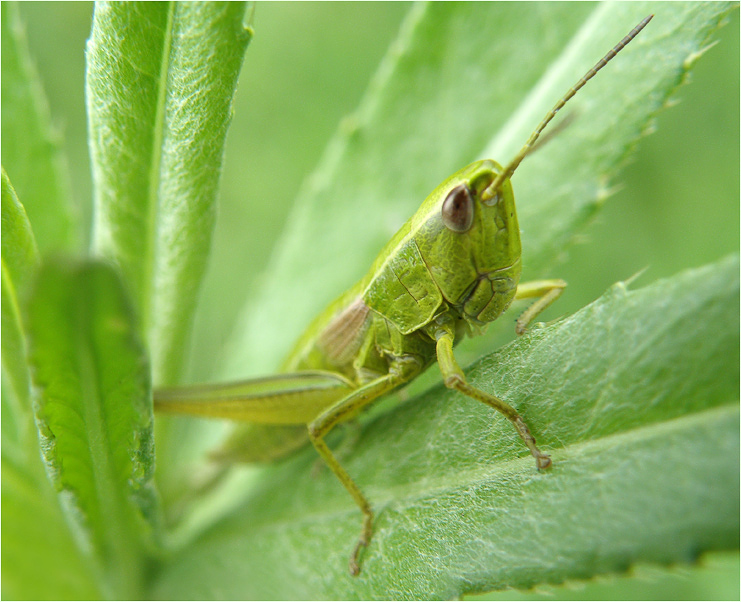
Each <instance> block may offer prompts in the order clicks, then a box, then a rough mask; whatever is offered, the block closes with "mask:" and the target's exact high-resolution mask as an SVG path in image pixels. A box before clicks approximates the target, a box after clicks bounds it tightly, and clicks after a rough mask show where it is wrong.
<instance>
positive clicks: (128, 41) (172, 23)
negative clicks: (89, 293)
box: [87, 2, 251, 383]
mask: <svg viewBox="0 0 741 602" xmlns="http://www.w3.org/2000/svg"><path fill="white" fill-rule="evenodd" d="M244 15H245V4H244V3H177V2H169V3H142V4H132V5H127V4H121V3H117V2H113V3H105V2H103V3H99V4H98V5H96V10H95V15H94V21H93V32H92V36H91V39H90V41H89V42H88V48H87V63H88V67H87V99H88V119H89V128H90V136H91V154H92V161H93V181H94V186H95V206H96V222H95V225H94V247H95V249H96V250H97V251H98V252H99V253H101V254H102V255H103V256H105V257H107V258H110V259H112V260H113V261H115V262H116V263H117V264H118V265H119V266H120V268H121V271H122V273H123V275H124V279H125V282H126V284H127V285H128V287H129V289H130V291H131V292H132V295H133V297H134V300H135V304H136V307H137V309H138V312H139V314H140V315H141V316H142V322H143V323H142V328H143V331H144V332H145V333H146V339H147V340H148V342H149V345H150V348H151V352H152V363H153V373H154V375H155V380H156V381H157V382H159V383H166V382H174V381H175V380H177V375H178V373H179V370H180V368H181V365H182V361H183V357H184V350H185V349H186V342H187V335H188V332H189V327H190V322H191V320H192V314H193V311H194V309H195V302H196V299H197V295H198V288H199V285H200V281H201V278H202V275H203V271H204V268H205V265H206V259H207V257H208V250H209V245H210V240H211V231H212V228H213V222H214V217H215V201H216V194H217V187H218V182H219V175H220V172H221V164H222V158H223V153H224V142H225V138H226V131H227V127H228V124H229V121H230V110H231V102H232V97H233V94H234V90H235V87H236V82H237V77H238V75H239V70H240V68H241V64H242V58H243V55H244V51H245V48H246V46H247V44H248V42H249V40H250V37H251V30H249V29H246V28H245V26H244V24H243V20H244ZM124 31H125V32H126V35H121V32H124Z"/></svg>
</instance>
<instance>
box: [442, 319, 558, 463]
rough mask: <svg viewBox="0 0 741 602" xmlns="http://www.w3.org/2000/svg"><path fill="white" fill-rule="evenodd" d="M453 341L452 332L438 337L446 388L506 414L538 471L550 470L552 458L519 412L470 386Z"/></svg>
mask: <svg viewBox="0 0 741 602" xmlns="http://www.w3.org/2000/svg"><path fill="white" fill-rule="evenodd" d="M453 341H454V335H453V333H452V331H445V330H440V331H439V333H438V336H437V363H438V365H439V366H440V372H441V373H442V375H443V380H444V382H445V386H446V387H448V388H449V389H455V390H457V391H460V392H461V393H463V394H464V395H468V396H469V397H472V398H473V399H476V400H478V401H481V402H483V403H485V404H486V405H488V406H490V407H492V408H494V409H495V410H497V411H498V412H501V413H502V414H504V416H505V417H506V418H507V419H508V420H509V421H510V422H511V423H512V424H513V425H514V427H515V429H517V432H518V434H519V435H520V437H521V438H522V440H523V441H524V442H525V445H527V446H528V448H529V449H530V453H531V454H532V455H533V457H534V458H535V464H536V466H537V467H538V469H539V470H540V469H544V468H548V467H549V466H550V465H551V458H550V456H548V455H546V454H544V453H543V452H541V451H540V450H539V449H538V446H537V445H536V444H535V437H533V435H532V433H531V432H530V429H529V428H528V426H527V424H525V421H524V420H523V419H522V416H520V415H519V414H518V413H517V410H515V409H514V408H513V407H512V406H511V405H509V404H508V403H507V402H505V401H503V400H501V399H499V398H498V397H495V396H494V395H491V394H490V393H486V392H485V391H482V390H481V389H477V388H476V387H473V386H471V385H470V384H468V381H467V380H466V375H465V374H464V373H463V370H461V368H460V366H459V365H458V362H457V361H456V359H455V356H454V355H453Z"/></svg>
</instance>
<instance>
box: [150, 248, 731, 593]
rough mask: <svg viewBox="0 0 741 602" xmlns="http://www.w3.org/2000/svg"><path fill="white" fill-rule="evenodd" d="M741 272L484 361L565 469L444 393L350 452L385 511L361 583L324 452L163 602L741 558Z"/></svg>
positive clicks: (483, 583) (192, 567)
mask: <svg viewBox="0 0 741 602" xmlns="http://www.w3.org/2000/svg"><path fill="white" fill-rule="evenodd" d="M738 271H739V264H738V259H737V258H729V259H727V260H725V261H723V262H721V263H719V264H716V265H712V266H708V267H706V268H702V269H699V270H693V271H688V272H685V273H683V274H680V275H678V276H676V277H675V278H672V279H670V280H663V281H659V282H657V283H655V284H653V285H651V286H649V287H647V288H644V289H641V290H638V291H635V292H628V291H627V290H626V287H625V286H624V285H622V284H618V285H616V286H614V287H613V288H612V289H611V290H610V291H608V292H607V294H605V295H604V296H603V297H602V298H601V299H599V300H598V301H596V302H594V303H593V304H591V305H589V306H588V307H586V308H584V309H583V310H582V311H580V312H578V313H577V314H575V315H573V316H571V317H569V318H567V319H565V320H563V321H561V322H559V323H558V324H556V325H554V326H550V327H547V328H541V329H537V330H535V331H533V332H531V333H530V334H529V335H526V336H525V337H523V338H522V339H519V340H517V341H516V342H514V343H512V344H511V345H508V346H507V347H505V348H503V349H502V350H501V351H499V352H497V353H494V354H492V355H490V356H487V357H485V358H483V359H482V360H481V361H480V362H478V363H477V364H476V365H475V366H474V367H473V368H472V369H471V370H469V375H470V377H471V379H472V382H473V384H475V385H477V386H480V387H482V388H484V389H485V390H492V391H494V392H496V393H497V394H498V395H501V396H502V397H503V398H504V399H507V400H509V401H511V402H512V403H513V404H514V405H515V406H516V407H518V408H519V409H520V411H521V412H522V413H523V414H524V416H525V418H526V420H527V421H528V423H529V424H530V426H531V428H532V429H533V431H534V434H535V435H536V437H538V439H539V440H540V442H541V445H542V447H543V448H544V449H546V450H547V451H549V452H550V453H551V454H552V457H553V460H554V467H553V469H552V470H551V471H549V472H548V473H540V474H538V473H537V472H536V470H535V468H534V466H533V461H532V458H531V457H530V456H529V455H528V453H527V450H525V449H524V447H523V446H522V444H521V442H520V441H519V439H518V438H517V435H516V434H515V433H514V431H513V429H511V427H510V425H509V424H508V423H507V421H506V420H504V419H503V418H502V417H500V416H496V415H494V414H493V413H492V412H491V410H490V409H488V408H486V407H484V406H483V405H481V404H476V402H475V401H472V400H469V399H465V398H463V397H461V396H460V395H458V394H456V393H453V392H450V391H447V390H445V389H443V388H442V387H438V388H436V389H434V390H432V391H430V392H429V393H428V394H426V395H424V396H422V397H420V398H417V399H413V400H411V401H409V402H408V403H406V404H404V405H403V406H401V407H400V408H398V409H397V410H396V411H394V412H392V413H390V414H387V415H384V416H382V417H380V418H377V419H375V420H373V421H372V422H371V423H370V424H369V425H367V426H366V427H365V428H364V430H363V433H362V436H361V437H360V439H359V441H358V442H357V444H356V446H355V448H354V452H353V453H352V455H351V457H349V458H348V459H347V460H346V461H345V465H346V467H347V469H348V471H349V472H350V474H352V475H353V477H354V478H355V479H356V480H357V482H358V483H360V484H361V486H362V487H363V488H364V489H365V491H366V492H367V494H368V496H369V498H370V499H371V500H372V503H373V504H374V506H375V508H376V510H377V517H378V518H377V523H376V533H375V536H374V539H373V541H372V543H371V546H370V548H369V549H368V552H367V554H366V557H365V560H364V565H363V572H362V573H361V575H360V577H359V578H356V579H354V578H352V577H350V576H349V575H348V574H347V559H348V556H349V553H350V550H351V548H352V545H353V544H354V541H355V538H356V537H357V533H358V530H359V526H360V513H359V512H358V510H357V508H356V507H355V506H354V505H353V503H352V500H351V499H350V498H349V496H348V495H347V493H346V492H345V491H344V490H343V489H342V488H341V486H340V485H339V484H338V483H336V479H335V478H334V476H333V475H332V474H331V473H329V471H325V472H324V473H323V474H322V475H321V477H320V478H313V477H312V475H311V472H312V471H311V466H312V463H313V462H314V461H315V457H314V454H312V453H311V452H310V451H309V452H307V453H305V454H302V455H301V456H300V457H299V458H297V459H295V460H292V461H291V462H288V463H286V464H284V465H281V466H280V467H277V468H274V469H270V470H268V471H266V472H265V473H264V474H263V478H262V479H260V480H259V481H258V484H257V486H256V487H255V488H254V489H253V491H252V493H251V494H250V495H249V497H248V498H247V499H245V501H243V502H242V503H241V504H239V505H237V506H236V507H235V508H233V510H232V511H231V512H230V513H229V515H228V517H226V518H225V519H224V520H222V521H220V522H218V523H217V524H216V525H214V526H213V527H212V528H211V529H209V530H208V531H207V532H206V533H205V534H204V535H203V536H202V537H200V538H199V539H197V540H196V541H194V542H192V544H191V545H189V546H188V547H187V548H185V549H183V551H182V552H181V553H180V554H179V555H177V556H175V557H174V558H173V559H172V562H170V563H169V565H168V566H167V567H166V569H165V571H164V572H163V574H162V576H161V578H160V579H159V580H158V583H157V585H156V588H155V590H154V595H155V597H157V598H189V599H201V598H202V599H211V598H222V599H224V598H226V599H231V598H263V599H293V598H298V599H378V598H383V599H451V598H455V597H457V596H460V595H461V594H464V593H469V592H477V591H487V590H491V589H500V588H506V587H515V588H526V587H531V586H534V585H537V584H543V583H559V582H562V581H564V580H565V579H575V578H588V577H590V576H593V575H596V574H600V573H608V572H614V571H621V570H624V569H625V568H626V567H628V566H630V565H632V564H634V563H637V562H659V563H674V562H692V561H693V560H694V559H695V557H696V555H697V554H698V553H700V552H702V551H704V550H716V549H719V550H722V549H734V548H735V547H736V546H737V545H738V530H739V520H738V519H739V517H738V505H739V493H738V492H739V461H738V457H739V416H738V405H737V404H738V398H739V386H738V365H739V318H738V310H739V305H738V296H739V289H738ZM698 316H702V320H698ZM709 333H710V336H709Z"/></svg>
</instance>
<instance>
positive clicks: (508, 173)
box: [481, 15, 654, 201]
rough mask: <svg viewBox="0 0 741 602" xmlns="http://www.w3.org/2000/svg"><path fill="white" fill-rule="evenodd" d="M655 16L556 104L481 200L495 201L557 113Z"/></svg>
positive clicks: (647, 20) (646, 21) (611, 51)
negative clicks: (505, 181)
mask: <svg viewBox="0 0 741 602" xmlns="http://www.w3.org/2000/svg"><path fill="white" fill-rule="evenodd" d="M653 17H654V16H653V15H649V16H648V17H646V18H645V19H643V21H641V22H640V23H639V24H638V25H636V26H635V27H634V28H633V29H632V30H631V31H630V33H629V34H628V35H626V36H625V37H624V38H623V39H622V40H620V42H619V43H618V44H617V46H615V47H614V48H613V49H612V50H610V52H608V53H607V54H606V55H605V56H604V57H602V59H601V60H600V61H599V62H598V63H597V64H596V65H595V66H594V67H592V68H591V69H590V70H589V71H587V72H586V73H585V74H584V77H582V78H581V79H580V80H579V81H578V82H576V85H574V87H572V88H571V89H570V90H569V91H568V92H566V94H564V96H563V98H561V100H559V101H558V102H557V103H556V106H554V107H553V108H552V109H551V110H550V111H549V112H548V113H547V114H546V116H545V117H544V118H543V121H541V122H540V125H539V126H538V127H537V128H535V131H534V132H533V133H532V134H530V138H528V140H527V142H526V143H525V146H523V147H522V148H521V149H520V151H519V152H518V153H517V154H516V155H515V158H514V159H512V161H511V162H510V164H509V165H507V167H505V168H504V171H502V173H500V174H499V175H498V176H497V177H496V178H494V181H493V182H492V183H491V184H489V186H487V187H486V189H485V190H484V191H483V192H482V193H481V199H482V200H483V201H487V200H490V199H493V198H494V197H495V196H496V194H497V191H498V190H499V187H500V186H501V185H502V182H504V180H506V179H507V178H509V177H511V176H512V174H513V173H515V170H516V169H517V167H518V166H519V165H520V163H521V162H522V160H523V159H524V158H525V157H527V155H528V154H529V153H530V152H531V150H532V148H533V145H534V144H535V142H536V140H537V139H538V137H539V136H540V134H541V133H542V132H543V130H544V129H545V128H546V126H547V125H548V124H549V123H550V122H551V120H552V119H553V118H554V117H555V116H556V113H558V112H559V111H560V110H561V109H562V108H563V106H564V105H565V104H566V103H567V102H568V101H569V100H570V99H571V98H572V97H573V96H574V94H576V93H577V92H578V91H579V90H580V89H581V88H583V87H584V84H586V83H587V82H588V81H589V80H590V79H592V78H593V77H594V76H595V75H596V74H597V72H598V71H599V70H600V69H602V67H604V66H605V65H606V64H607V63H609V62H610V61H611V60H612V59H613V58H615V55H616V54H617V53H618V52H620V51H621V50H622V49H623V48H625V47H626V46H627V45H628V44H629V43H630V41H631V40H632V39H633V38H635V37H636V36H637V35H638V34H639V33H640V32H641V30H642V29H643V28H644V27H646V25H648V22H649V21H650V20H651V19H653Z"/></svg>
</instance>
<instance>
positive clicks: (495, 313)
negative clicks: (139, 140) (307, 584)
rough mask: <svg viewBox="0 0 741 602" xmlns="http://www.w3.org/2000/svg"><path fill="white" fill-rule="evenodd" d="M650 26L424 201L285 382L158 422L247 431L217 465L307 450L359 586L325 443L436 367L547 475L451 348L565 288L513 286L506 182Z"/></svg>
mask: <svg viewBox="0 0 741 602" xmlns="http://www.w3.org/2000/svg"><path fill="white" fill-rule="evenodd" d="M652 17H653V15H651V16H648V17H646V18H645V19H643V21H641V22H640V23H639V24H638V25H637V26H636V27H635V28H634V29H633V30H632V31H631V32H630V33H628V35H626V36H625V37H624V38H623V39H622V40H621V41H620V43H618V44H617V46H615V47H614V48H613V49H612V50H611V51H610V52H608V53H607V54H606V55H605V56H604V58H602V59H601V60H600V61H599V62H598V63H597V64H596V65H595V66H594V67H593V68H592V69H590V70H589V71H588V72H587V73H586V74H585V75H584V76H583V77H582V78H581V79H580V80H579V81H578V82H577V83H576V84H575V85H574V86H573V87H572V88H571V89H569V91H568V92H567V93H566V94H565V95H564V96H563V98H561V100H559V101H558V102H557V103H556V105H555V106H554V107H553V109H552V110H551V111H549V112H548V113H547V114H546V116H545V117H544V118H543V120H542V121H541V123H540V124H539V125H538V127H537V128H536V129H535V130H534V132H533V133H532V134H531V135H530V137H529V139H528V140H527V142H526V143H525V145H524V146H523V147H522V149H521V150H520V151H519V152H518V153H517V154H516V155H515V157H514V158H513V159H512V161H511V162H510V163H509V164H508V165H507V166H506V167H504V168H502V167H501V166H500V165H499V164H498V163H496V162H494V161H492V160H489V159H486V160H481V161H476V162H475V163H472V164H471V165H469V166H468V167H465V168H463V169H461V170H460V171H458V172H457V173H455V174H453V175H452V176H450V177H449V178H448V179H447V180H445V181H444V182H443V183H442V184H440V185H439V186H438V187H437V188H436V189H435V190H434V191H432V193H431V194H430V195H429V196H428V197H427V199H425V201H424V202H423V203H422V206H421V207H420V208H419V209H418V210H417V212H416V213H415V214H414V215H413V216H412V217H411V219H410V220H409V221H407V222H406V224H404V226H402V228H401V229H400V230H399V231H398V232H397V233H396V234H395V235H394V236H393V237H392V239H391V240H390V241H389V242H388V244H387V245H386V246H385V247H384V249H383V250H382V251H381V252H380V254H379V255H378V257H377V258H376V260H375V261H374V263H373V265H372V266H371V268H370V270H369V271H368V273H367V274H366V275H365V277H363V278H362V279H361V280H360V281H359V282H358V283H357V284H356V285H355V286H353V287H352V288H350V289H349V290H348V291H347V292H345V293H344V294H343V295H341V296H340V297H339V298H338V299H336V300H335V301H334V302H333V303H331V304H330V305H329V306H328V307H327V308H326V309H325V311H324V312H322V313H321V314H320V315H319V316H318V317H317V318H316V319H315V320H314V322H312V323H311V325H310V326H309V327H308V329H307V330H306V331H305V333H304V334H303V335H302V336H301V338H300V339H299V340H298V342H297V343H296V345H295V347H294V349H293V351H292V352H291V354H290V355H289V357H288V358H287V359H286V361H285V362H284V364H283V366H282V373H281V374H278V375H275V376H269V377H265V378H259V379H254V380H248V381H242V382H235V383H225V384H209V385H196V386H188V387H174V388H167V389H160V390H156V391H155V394H154V402H155V408H156V409H157V410H159V411H165V412H176V413H185V414H191V415H201V416H210V417H217V418H227V419H232V420H237V421H245V422H247V423H252V424H250V425H249V427H247V428H249V429H250V432H249V434H247V433H245V432H241V433H240V432H238V434H237V436H236V437H233V438H232V439H231V441H230V442H229V443H227V445H226V446H225V448H224V449H223V450H222V451H221V452H220V454H217V455H219V456H220V458H221V459H222V460H226V461H234V460H245V461H256V460H266V459H271V458H277V457H281V456H283V455H286V454H287V453H290V452H291V451H293V449H295V448H296V447H298V446H300V445H303V444H305V443H306V440H307V439H309V440H310V441H311V443H312V444H313V445H314V447H315V448H316V450H317V452H318V453H319V455H320V456H321V457H322V459H323V460H324V462H325V463H326V464H327V466H329V468H330V469H331V470H332V472H334V474H335V475H336V476H337V478H338V479H339V480H340V482H341V483H342V485H343V486H344V487H345V489H347V491H348V492H349V493H350V495H351V496H352V498H353V499H354V500H355V503H356V504H357V505H358V507H359V508H360V510H361V512H362V517H363V522H362V528H361V533H360V537H359V538H358V541H357V543H356V544H355V547H354V549H353V551H352V554H351V556H350V572H351V574H353V575H357V574H359V572H360V556H361V554H362V553H363V550H364V549H365V548H366V547H367V546H368V545H369V543H370V541H371V537H372V534H373V510H372V508H371V504H370V502H369V501H368V500H367V498H366V497H365V495H364V494H363V492H362V491H361V489H360V488H359V487H358V486H357V484H356V483H355V481H354V480H353V479H352V477H351V476H350V475H349V474H348V473H347V472H346V470H345V469H344V467H343V466H342V464H341V463H340V461H339V460H338V459H337V457H336V455H335V454H334V453H333V452H332V451H331V450H330V448H329V447H328V446H327V444H326V442H325V436H326V435H327V434H328V433H329V432H330V431H331V430H332V429H333V428H334V427H335V426H336V425H338V424H340V423H343V422H346V421H348V420H349V419H351V418H353V417H355V416H356V415H357V414H358V413H359V412H360V411H361V410H363V408H364V407H366V406H367V405H368V404H370V403H371V402H373V401H374V400H377V399H378V398H380V397H381V396H383V395H385V394H387V393H389V392H390V391H392V390H394V389H397V388H398V387H400V386H401V385H404V384H406V383H409V382H410V381H412V380H413V379H414V378H416V377H417V376H418V375H419V374H421V373H422V372H423V371H424V370H425V369H426V368H427V367H428V366H430V365H431V364H432V363H434V362H435V361H437V363H438V366H439V368H440V372H441V374H442V377H443V381H444V383H445V385H446V386H447V387H449V388H451V389H455V390H457V391H459V392H461V393H463V394H464V395H467V396H469V397H472V398H473V399H476V400H478V401H481V402H483V403H485V404H487V405H489V406H491V407H492V408H494V409H495V410H497V411H499V412H501V413H502V414H504V416H505V417H506V418H507V419H508V420H509V421H510V422H511V423H512V424H513V426H514V428H515V429H516V431H517V432H518V434H519V435H520V437H521V438H522V440H523V442H524V443H525V445H526V446H527V447H528V448H529V450H530V452H531V454H532V455H533V457H534V458H535V464H536V466H537V468H538V469H545V468H548V467H549V466H550V465H551V459H550V457H549V456H548V455H546V454H544V453H543V452H542V451H541V450H540V449H539V448H538V447H537V445H536V442H535V438H534V437H533V436H532V434H531V432H530V430H529V429H528V427H527V425H526V424H525V422H524V421H523V419H522V417H521V416H520V415H519V414H518V413H517V411H516V410H515V409H514V408H513V407H512V406H510V405H509V404H508V403H506V402H505V401H503V400H501V399H499V398H498V397H496V396H494V395H492V394H491V393H487V392H485V391H482V390H480V389H477V388H475V387H473V386H471V385H470V384H469V383H468V382H467V380H466V376H465V374H464V373H463V371H462V370H461V368H460V367H459V365H458V363H457V361H456V359H455V355H454V353H453V348H454V346H455V344H456V343H458V342H459V341H460V340H461V339H462V338H463V337H464V336H467V335H469V336H475V335H477V334H479V333H481V332H482V330H483V329H484V328H485V327H486V325H487V324H489V323H490V322H492V321H494V320H496V319H497V318H498V317H499V316H500V315H502V313H503V312H504V311H505V310H506V309H507V308H508V307H509V306H510V304H511V303H512V302H513V301H514V300H516V299H535V301H534V302H533V303H532V305H530V307H529V308H528V309H527V310H525V311H524V312H523V313H522V314H521V315H520V317H519V318H518V320H517V325H516V332H517V333H518V334H522V333H523V332H525V330H526V329H527V327H528V325H529V324H530V323H531V322H532V321H533V320H534V319H535V317H536V316H537V315H538V314H540V313H541V312H542V311H543V310H544V309H545V308H546V307H548V306H549V305H550V304H551V303H552V302H553V301H554V300H555V299H556V298H557V297H558V296H559V295H560V294H561V293H562V291H563V289H564V287H565V286H566V283H565V282H564V281H562V280H538V281H534V282H527V283H520V272H521V269H522V267H521V259H520V258H521V245H520V229H519V226H518V222H517V213H516V211H515V201H514V196H513V193H512V185H511V182H510V178H511V177H512V175H513V174H514V173H515V171H516V170H517V167H518V166H519V165H520V163H521V162H522V160H523V159H524V158H525V157H526V156H527V155H528V154H529V153H530V152H532V150H533V149H534V148H535V144H536V141H538V139H539V137H540V135H541V133H542V132H543V130H544V129H545V128H546V126H547V125H548V124H549V123H550V122H551V120H552V119H553V118H554V117H555V115H556V113H557V112H558V111H559V110H560V109H561V108H563V106H564V105H565V104H566V103H567V102H568V101H569V99H570V98H572V97H573V96H574V95H575V94H576V92H577V91H578V90H579V89H580V88H582V87H583V86H584V85H585V84H586V83H587V81H589V80H590V79H591V78H592V77H593V76H594V75H595V74H596V73H597V72H598V71H599V70H600V69H602V67H604V66H605V65H606V64H607V63H608V62H609V61H610V60H612V58H613V57H615V55H616V54H617V53H618V52H620V51H621V50H622V49H623V48H624V47H625V46H626V45H627V44H628V43H629V42H630V41H631V40H632V39H633V38H634V37H635V36H636V35H638V33H639V32H640V31H641V30H642V29H643V28H644V27H645V26H646V25H647V24H648V22H649V21H650V20H651V18H652ZM307 426H308V428H307Z"/></svg>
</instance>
